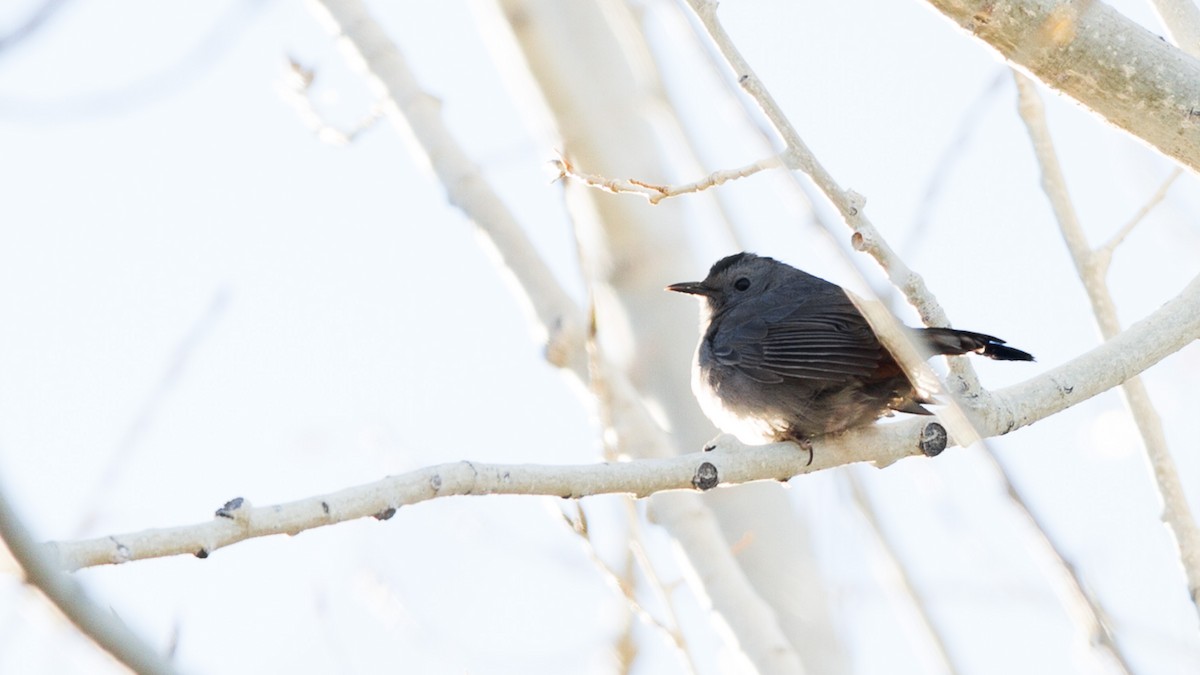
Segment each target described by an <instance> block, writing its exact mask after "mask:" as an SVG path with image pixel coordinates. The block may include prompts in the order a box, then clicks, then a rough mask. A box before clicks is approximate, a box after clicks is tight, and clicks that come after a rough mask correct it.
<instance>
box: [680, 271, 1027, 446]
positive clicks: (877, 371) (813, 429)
mask: <svg viewBox="0 0 1200 675" xmlns="http://www.w3.org/2000/svg"><path fill="white" fill-rule="evenodd" d="M667 290H670V291H677V292H679V293H690V294H692V295H697V296H700V344H699V345H697V347H696V356H695V361H694V363H693V365H692V391H693V392H694V393H695V394H696V399H697V400H698V401H699V402H700V407H701V408H703V410H704V414H705V415H707V416H708V418H709V419H710V420H712V421H713V423H714V424H716V425H717V427H719V428H720V429H721V430H722V431H724V432H727V433H731V434H734V435H736V436H737V437H738V438H739V439H741V440H742V441H743V442H747V443H761V442H763V441H784V440H789V441H796V442H798V443H800V444H801V446H803V447H805V448H806V449H808V450H809V451H810V452H811V451H812V444H811V442H810V439H811V438H813V437H815V436H820V435H822V434H828V433H833V432H837V431H842V430H843V429H849V428H851V427H856V426H862V425H865V424H871V423H872V422H874V421H875V420H876V419H878V418H879V417H881V416H883V415H887V414H890V411H892V410H897V411H901V412H906V413H914V414H918V415H929V414H932V413H930V412H929V410H927V409H926V408H925V407H924V406H923V405H921V404H922V403H933V400H932V399H931V398H930V397H929V394H928V393H925V392H922V391H921V390H920V389H918V388H917V387H914V386H913V385H912V383H910V382H909V380H908V378H907V377H906V376H905V375H904V372H903V371H902V370H901V368H900V366H899V365H898V364H897V363H896V361H895V359H893V358H892V356H891V354H889V353H888V351H887V349H885V348H884V346H883V345H882V344H881V343H880V342H879V339H878V338H877V337H876V336H875V333H874V331H872V330H871V326H870V325H869V324H868V323H867V320H866V318H865V317H863V315H862V313H861V312H859V311H858V308H857V307H855V306H854V303H853V302H852V301H851V300H850V297H849V296H848V295H847V293H846V291H845V290H844V289H843V288H842V287H841V286H837V285H836V284H832V283H829V282H828V281H825V280H824V279H819V278H817V277H814V276H812V275H811V274H808V273H806V272H802V271H800V270H798V269H796V268H795V267H792V266H791V265H787V264H784V263H781V262H779V261H778V260H774V259H772V258H767V257H764V256H758V255H754V254H753V253H738V254H735V255H731V256H729V257H727V258H722V259H721V260H718V261H717V263H716V264H714V265H713V266H712V269H711V270H709V272H708V277H707V278H705V280H704V281H689V282H685V283H679V284H672V285H670V286H667ZM909 330H910V331H911V336H912V338H913V339H914V341H915V342H916V343H917V345H918V346H919V347H923V348H924V349H925V350H927V351H928V352H929V353H931V354H965V353H967V352H975V353H977V354H982V355H984V356H987V357H989V358H993V359H999V360H1002V361H1032V360H1033V356H1032V355H1030V354H1028V353H1026V352H1023V351H1021V350H1019V349H1014V348H1012V347H1008V346H1006V345H1005V344H1004V340H1001V339H999V338H996V337H992V336H991V335H984V334H983V333H972V332H970V331H965V330H956V329H953V328H920V329H913V328H910V329H909ZM811 461H812V458H811V455H810V457H809V462H810V463H811Z"/></svg>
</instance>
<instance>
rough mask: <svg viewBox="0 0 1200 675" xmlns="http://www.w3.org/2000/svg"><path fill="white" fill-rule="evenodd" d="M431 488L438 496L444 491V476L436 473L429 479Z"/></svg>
mask: <svg viewBox="0 0 1200 675" xmlns="http://www.w3.org/2000/svg"><path fill="white" fill-rule="evenodd" d="M429 487H430V488H431V489H432V490H433V492H434V494H437V493H438V492H439V491H441V489H442V474H440V473H435V474H433V475H432V476H430V478H429Z"/></svg>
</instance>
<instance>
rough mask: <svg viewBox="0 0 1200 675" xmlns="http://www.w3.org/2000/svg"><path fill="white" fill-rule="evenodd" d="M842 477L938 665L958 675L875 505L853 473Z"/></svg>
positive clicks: (959, 671) (919, 592) (924, 599)
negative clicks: (918, 621) (888, 564)
mask: <svg viewBox="0 0 1200 675" xmlns="http://www.w3.org/2000/svg"><path fill="white" fill-rule="evenodd" d="M843 475H844V476H845V478H846V482H847V483H849V484H850V494H851V495H853V496H854V503H855V505H856V506H858V511H859V513H861V514H862V517H863V520H865V521H866V522H867V525H868V526H869V527H870V528H871V531H872V532H873V533H874V534H875V537H876V539H878V540H879V545H880V547H881V548H882V549H883V553H884V557H886V558H887V560H888V561H889V562H890V563H891V564H892V566H893V567H894V568H895V570H896V574H897V576H898V577H899V580H900V587H901V588H902V589H903V590H904V592H905V594H907V595H908V597H909V599H910V600H911V601H912V604H913V608H914V609H915V610H916V614H917V617H918V618H919V619H920V620H921V627H922V628H924V629H925V632H926V633H927V634H928V635H929V640H930V642H932V643H933V648H934V651H935V652H936V653H937V656H938V659H939V660H940V661H941V665H942V666H943V667H944V668H945V671H946V672H947V673H950V674H951V675H957V673H961V672H962V669H961V668H960V667H958V666H957V665H956V664H955V662H954V659H953V658H951V656H950V650H949V649H948V648H947V647H946V640H945V637H944V636H943V635H942V631H940V630H938V627H937V625H936V624H935V623H934V622H933V618H932V617H931V616H930V615H929V602H928V601H927V600H926V598H925V596H924V595H923V594H922V593H921V591H920V589H918V588H917V585H916V584H914V583H913V580H912V576H911V575H910V574H909V573H908V570H907V569H906V568H905V566H904V561H902V560H901V559H900V556H899V554H898V553H897V552H896V545H895V543H894V542H893V541H892V538H891V536H890V535H889V533H888V531H887V530H886V529H885V528H884V526H883V523H882V522H880V520H879V512H878V511H877V510H876V509H875V505H874V504H873V503H871V498H870V497H868V496H867V491H866V488H864V487H863V485H862V480H861V479H860V478H859V477H858V475H857V474H856V473H854V472H849V471H848V472H846V473H845V474H843Z"/></svg>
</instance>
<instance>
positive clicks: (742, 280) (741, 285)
mask: <svg viewBox="0 0 1200 675" xmlns="http://www.w3.org/2000/svg"><path fill="white" fill-rule="evenodd" d="M733 287H734V288H736V289H738V290H739V291H744V290H746V289H747V288H750V280H749V279H747V278H746V277H738V280H737V281H735V282H733Z"/></svg>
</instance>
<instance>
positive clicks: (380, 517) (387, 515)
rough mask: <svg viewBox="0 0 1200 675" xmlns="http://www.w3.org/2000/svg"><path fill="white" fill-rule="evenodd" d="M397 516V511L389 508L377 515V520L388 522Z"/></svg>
mask: <svg viewBox="0 0 1200 675" xmlns="http://www.w3.org/2000/svg"><path fill="white" fill-rule="evenodd" d="M394 515H396V509H395V508H393V507H391V506H389V507H387V508H386V509H384V510H382V511H380V512H379V513H376V514H375V520H387V519H389V518H391V517H392V516H394Z"/></svg>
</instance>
